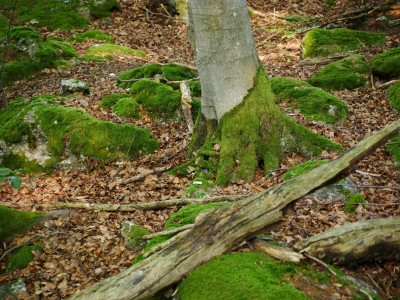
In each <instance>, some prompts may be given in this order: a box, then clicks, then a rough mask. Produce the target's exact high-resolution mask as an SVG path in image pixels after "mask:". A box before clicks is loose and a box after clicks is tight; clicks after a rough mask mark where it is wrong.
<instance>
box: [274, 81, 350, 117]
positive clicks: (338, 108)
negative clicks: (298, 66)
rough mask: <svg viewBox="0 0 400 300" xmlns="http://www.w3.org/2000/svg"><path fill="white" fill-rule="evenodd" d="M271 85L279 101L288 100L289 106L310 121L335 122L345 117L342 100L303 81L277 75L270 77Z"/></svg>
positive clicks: (345, 105)
mask: <svg viewBox="0 0 400 300" xmlns="http://www.w3.org/2000/svg"><path fill="white" fill-rule="evenodd" d="M271 85H272V90H273V92H274V93H275V95H276V96H277V98H278V100H279V101H288V103H289V106H290V107H292V108H293V109H300V112H301V113H302V114H303V115H304V116H305V117H306V118H307V119H308V120H310V121H318V122H323V123H327V124H336V123H343V122H344V121H345V120H346V118H347V112H348V108H347V104H346V103H345V102H344V101H342V100H341V99H339V98H337V97H335V96H333V95H332V94H330V93H328V92H325V91H324V90H322V89H320V88H316V87H313V86H311V85H310V84H308V83H306V82H304V81H300V80H296V79H292V78H288V77H279V78H272V79H271Z"/></svg>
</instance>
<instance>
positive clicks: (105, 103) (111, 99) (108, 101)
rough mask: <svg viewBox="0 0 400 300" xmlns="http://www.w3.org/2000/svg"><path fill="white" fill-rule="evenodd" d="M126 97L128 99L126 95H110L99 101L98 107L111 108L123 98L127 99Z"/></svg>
mask: <svg viewBox="0 0 400 300" xmlns="http://www.w3.org/2000/svg"><path fill="white" fill-rule="evenodd" d="M127 97H129V95H128V94H110V95H107V96H105V97H104V98H103V99H101V101H100V106H101V107H106V108H111V107H112V106H113V105H115V104H116V103H117V102H118V101H119V100H121V99H123V98H127Z"/></svg>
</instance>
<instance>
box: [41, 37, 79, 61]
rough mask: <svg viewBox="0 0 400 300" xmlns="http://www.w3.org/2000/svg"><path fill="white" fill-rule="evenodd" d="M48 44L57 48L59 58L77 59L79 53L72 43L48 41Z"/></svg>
mask: <svg viewBox="0 0 400 300" xmlns="http://www.w3.org/2000/svg"><path fill="white" fill-rule="evenodd" d="M46 43H48V44H49V45H51V46H53V47H54V48H56V49H57V50H58V52H59V57H58V58H60V57H61V58H72V57H76V56H77V53H76V50H75V49H74V47H72V45H71V44H70V43H67V42H62V41H58V40H47V41H46Z"/></svg>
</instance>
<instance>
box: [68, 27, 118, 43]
mask: <svg viewBox="0 0 400 300" xmlns="http://www.w3.org/2000/svg"><path fill="white" fill-rule="evenodd" d="M68 40H71V41H76V42H78V43H83V42H84V41H86V40H95V41H105V42H107V43H109V44H114V39H113V38H112V37H111V36H110V35H108V34H107V33H106V32H105V31H103V30H100V29H91V30H87V31H85V32H81V33H76V34H74V35H72V36H71V37H70V38H68Z"/></svg>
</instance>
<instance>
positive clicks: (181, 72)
mask: <svg viewBox="0 0 400 300" xmlns="http://www.w3.org/2000/svg"><path fill="white" fill-rule="evenodd" d="M155 75H160V76H162V77H165V78H166V79H167V80H169V81H181V80H187V79H192V78H195V77H197V72H196V71H193V70H191V69H189V68H186V67H182V66H178V65H174V64H169V65H158V64H146V65H143V66H141V67H137V68H134V69H131V70H128V71H125V72H122V73H120V74H119V75H118V79H119V80H132V79H142V78H149V79H150V78H153V77H154V76H155ZM132 84H134V82H122V81H120V82H119V83H118V86H120V87H122V88H130V87H131V85H132ZM172 86H173V88H174V89H178V88H179V84H176V85H172Z"/></svg>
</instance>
